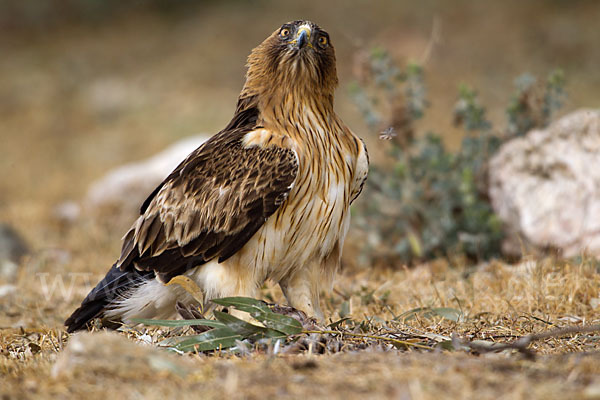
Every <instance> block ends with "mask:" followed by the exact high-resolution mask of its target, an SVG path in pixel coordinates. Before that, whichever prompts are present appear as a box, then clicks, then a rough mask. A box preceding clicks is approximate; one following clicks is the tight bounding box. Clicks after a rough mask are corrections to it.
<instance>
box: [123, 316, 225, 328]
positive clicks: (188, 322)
mask: <svg viewBox="0 0 600 400" xmlns="http://www.w3.org/2000/svg"><path fill="white" fill-rule="evenodd" d="M131 322H134V323H136V324H144V325H150V326H168V327H178V326H198V325H200V326H210V327H211V328H224V327H225V324H223V323H222V322H218V321H212V320H209V319H181V320H170V319H143V318H133V319H131Z"/></svg>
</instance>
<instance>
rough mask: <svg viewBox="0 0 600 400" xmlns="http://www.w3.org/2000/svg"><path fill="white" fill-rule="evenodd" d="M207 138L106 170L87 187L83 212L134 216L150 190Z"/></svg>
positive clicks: (184, 143)
mask: <svg viewBox="0 0 600 400" xmlns="http://www.w3.org/2000/svg"><path fill="white" fill-rule="evenodd" d="M207 139H208V136H206V135H197V136H192V137H189V138H186V139H183V140H180V141H179V142H177V143H175V144H173V145H171V146H170V147H168V148H167V149H165V150H163V151H161V152H160V153H158V154H156V155H154V156H152V157H150V158H148V159H146V160H142V161H138V162H133V163H130V164H126V165H123V166H121V167H118V168H115V169H113V170H112V171H109V172H108V173H107V174H106V175H104V176H103V177H102V178H100V179H99V180H97V181H96V182H94V183H92V185H91V186H90V188H89V190H88V192H87V194H86V196H85V200H84V207H85V209H86V210H88V211H90V210H91V211H92V212H98V211H100V212H103V211H109V212H110V213H111V214H120V215H136V213H137V212H138V210H139V207H140V206H141V205H142V203H143V201H144V200H145V199H146V197H147V196H148V195H149V194H150V193H151V192H152V191H153V190H154V188H156V186H157V185H158V184H160V182H162V180H163V179H165V178H166V177H167V176H168V175H169V173H171V171H173V170H174V169H175V167H177V165H179V163H180V162H181V161H183V159H184V158H185V157H187V155H188V154H190V153H191V152H192V151H194V150H195V149H196V148H197V147H198V146H200V145H201V144H202V143H204V142H205V141H206V140H207Z"/></svg>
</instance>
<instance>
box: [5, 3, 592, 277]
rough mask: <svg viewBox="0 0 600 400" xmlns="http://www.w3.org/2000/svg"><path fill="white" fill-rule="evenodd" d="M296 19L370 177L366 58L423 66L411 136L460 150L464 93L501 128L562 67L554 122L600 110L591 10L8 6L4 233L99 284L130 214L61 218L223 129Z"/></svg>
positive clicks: (569, 6) (374, 143)
mask: <svg viewBox="0 0 600 400" xmlns="http://www.w3.org/2000/svg"><path fill="white" fill-rule="evenodd" d="M295 19H310V20H312V21H314V22H316V23H317V24H319V25H320V26H321V27H323V28H324V29H326V30H327V31H328V32H329V33H330V35H331V38H332V43H333V44H334V46H335V48H336V53H337V60H338V71H339V76H340V86H339V88H338V91H337V97H336V109H337V112H338V113H339V114H340V115H341V116H342V118H343V119H344V121H346V122H347V124H348V125H349V126H351V127H352V129H353V130H354V131H355V132H356V133H357V134H359V135H360V136H362V137H363V138H365V140H366V141H367V143H368V145H369V146H370V148H371V149H372V154H373V155H374V159H373V162H374V163H375V164H377V163H378V160H379V157H380V156H381V151H379V148H380V147H381V146H382V144H381V142H380V141H379V138H378V137H379V135H380V131H381V127H378V126H375V127H374V126H369V125H368V124H367V123H366V122H365V120H364V118H363V116H362V115H361V113H360V112H358V108H357V105H356V104H355V98H354V97H355V96H354V95H353V94H352V90H351V86H352V84H353V82H357V81H358V82H360V79H361V77H360V75H361V68H362V67H361V65H362V64H361V63H362V62H363V61H364V60H363V59H364V57H365V56H364V55H365V54H370V52H371V51H372V49H385V51H386V52H387V54H389V57H390V58H391V59H393V60H394V62H395V63H396V64H397V65H399V66H401V67H403V66H405V65H407V64H409V63H415V64H418V65H420V66H421V68H422V74H423V77H424V81H425V86H426V91H427V94H426V97H427V102H428V104H429V106H428V107H427V109H426V115H425V117H424V118H421V119H419V120H418V121H415V124H416V125H417V127H418V129H417V130H416V134H417V135H421V134H423V133H425V132H428V131H434V132H436V133H437V134H439V135H440V136H441V137H442V139H443V141H444V142H445V143H446V144H447V145H448V146H449V148H451V149H452V148H457V147H458V146H459V145H460V142H461V139H462V137H463V136H464V130H463V129H461V128H460V127H457V126H456V125H455V124H454V123H453V121H454V117H455V115H454V111H455V106H456V102H457V98H458V88H459V85H460V84H461V83H466V84H468V85H469V86H471V87H473V88H476V90H477V93H478V98H479V100H480V101H481V103H483V104H485V107H486V110H487V118H488V119H489V120H490V121H491V122H492V123H499V124H500V125H502V124H503V122H502V121H504V120H505V119H506V105H507V104H508V103H509V101H510V98H511V95H512V94H513V93H514V84H513V83H514V80H515V78H516V77H517V76H519V75H522V74H523V73H530V74H532V75H534V76H540V77H546V76H547V75H548V74H549V73H550V71H552V70H554V69H555V68H560V69H562V71H563V73H564V76H565V77H566V84H565V86H564V89H565V91H566V93H567V94H568V95H567V97H566V98H565V99H564V102H563V103H564V104H563V107H562V108H561V110H560V111H559V114H562V113H565V112H568V111H571V110H574V109H577V108H580V107H584V106H585V107H596V108H598V107H600V97H599V96H598V93H600V68H598V66H599V65H600V46H599V45H598V39H599V36H598V21H600V4H599V3H598V2H597V1H595V0H587V1H586V0H578V1H572V0H571V1H567V0H546V1H541V0H538V1H520V0H517V1H515V0H507V1H502V2H499V1H467V0H458V1H452V2H449V1H420V2H414V1H408V0H406V1H403V0H396V1H372V0H369V1H367V0H355V1H348V0H332V1H327V2H323V1H320V0H303V1H267V0H260V1H241V0H229V1H208V0H204V1H202V0H196V1H192V0H179V1H169V0H149V1H127V0H125V1H119V0H55V1H50V0H45V1H44V0H21V1H10V0H1V1H0V54H1V56H0V155H1V156H0V171H2V179H0V222H3V223H7V224H9V225H10V226H12V227H13V228H14V229H16V230H17V231H18V232H19V233H20V234H21V235H22V236H23V237H24V239H25V241H26V242H27V243H29V246H30V247H31V248H33V249H34V251H38V252H39V251H46V250H48V252H50V253H51V254H52V255H51V256H48V257H50V258H51V259H52V260H56V259H60V260H62V261H61V262H62V263H63V264H61V265H67V267H65V268H68V269H70V270H74V271H77V270H79V271H89V270H94V271H98V272H99V273H101V272H102V271H105V270H106V268H108V266H109V265H110V264H112V261H113V259H114V258H115V256H116V254H117V252H118V249H119V247H120V242H119V238H120V236H121V234H122V233H124V232H125V229H126V228H127V227H128V226H129V225H130V223H131V222H132V221H133V218H134V216H131V217H130V218H123V219H122V220H120V221H118V224H117V227H111V228H110V229H105V228H97V226H96V225H87V224H84V223H79V225H75V228H72V227H69V226H66V225H65V222H64V219H65V218H66V219H69V218H67V217H68V215H67V217H65V215H62V214H61V215H62V216H61V215H59V216H58V217H57V211H56V207H57V206H59V205H61V204H65V202H74V203H78V202H79V201H80V200H81V199H82V198H83V197H84V195H85V193H86V191H87V190H88V188H89V186H90V184H91V183H92V182H93V181H95V180H96V179H98V178H100V177H101V176H103V175H104V174H105V173H106V172H107V171H109V170H110V169H112V168H114V167H117V166H119V165H122V164H124V163H127V162H131V161H135V160H140V159H144V158H146V157H149V156H151V155H153V154H155V153H157V152H159V151H160V150H162V149H164V148H165V147H167V146H168V145H170V144H172V143H173V142H175V141H177V140H179V139H182V138H185V137H188V136H190V135H195V134H208V135H212V134H214V133H216V132H217V131H218V130H220V129H221V128H223V127H224V126H225V125H226V123H227V122H228V120H229V118H230V117H231V116H232V114H233V111H234V106H235V102H236V98H237V95H238V93H239V91H240V89H241V87H242V85H243V81H244V72H245V67H244V64H245V60H246V57H247V55H248V54H249V52H250V50H251V49H252V48H253V47H255V46H256V45H258V44H259V43H260V42H261V41H262V40H263V39H265V38H266V37H267V36H268V35H269V34H270V33H271V32H273V31H274V30H275V29H277V28H278V27H279V26H280V25H281V24H282V23H284V22H287V21H289V20H295ZM361 60H363V61H361ZM67 211H68V209H67ZM65 212H66V211H65V210H64V209H63V214H65ZM75 213H77V212H75ZM59 214H60V213H59ZM66 214H68V212H66ZM103 229H104V230H103ZM351 245H352V244H351ZM56 249H58V250H60V251H59V252H58V253H56V252H51V250H52V251H54V250H56ZM58 250H57V251H58ZM63 250H64V252H63ZM57 254H58V255H57ZM52 257H53V258H52ZM39 262H40V263H41V264H42V265H46V264H48V263H46V261H39ZM45 263H46V264H45ZM52 263H55V261H52V262H49V264H48V265H50V264H52ZM52 265H54V264H52ZM39 268H41V270H43V268H45V267H44V266H42V267H39ZM48 268H50V270H52V268H60V267H48Z"/></svg>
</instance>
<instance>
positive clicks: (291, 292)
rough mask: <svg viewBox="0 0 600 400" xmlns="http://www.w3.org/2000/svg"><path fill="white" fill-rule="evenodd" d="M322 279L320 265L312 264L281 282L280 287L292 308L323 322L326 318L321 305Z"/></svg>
mask: <svg viewBox="0 0 600 400" xmlns="http://www.w3.org/2000/svg"><path fill="white" fill-rule="evenodd" d="M320 279H321V274H320V269H319V267H318V265H317V264H316V263H310V264H308V265H307V266H306V267H305V268H302V269H299V270H296V271H295V273H294V274H293V275H291V276H289V277H285V278H284V279H283V280H281V281H280V282H279V286H280V287H281V290H282V291H283V294H284V295H285V298H286V299H287V301H288V304H289V305H290V306H292V307H294V308H296V309H298V310H302V311H304V312H305V313H306V315H308V316H309V317H315V318H316V319H317V320H318V321H319V322H323V321H324V320H325V318H324V316H323V312H322V311H321V306H320V304H319V282H320Z"/></svg>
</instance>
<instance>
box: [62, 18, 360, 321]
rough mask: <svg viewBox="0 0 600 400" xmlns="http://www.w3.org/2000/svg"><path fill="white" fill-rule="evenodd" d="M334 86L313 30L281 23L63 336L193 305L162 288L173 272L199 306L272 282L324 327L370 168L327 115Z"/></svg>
mask: <svg viewBox="0 0 600 400" xmlns="http://www.w3.org/2000/svg"><path fill="white" fill-rule="evenodd" d="M336 86H337V73H336V67H335V53H334V49H333V46H332V45H331V43H330V41H329V36H328V34H327V33H326V32H324V31H323V30H322V29H321V28H319V27H318V26H317V25H315V24H313V23H311V22H308V21H295V22H291V23H288V24H285V25H283V26H282V27H281V28H279V29H278V30H277V31H275V32H274V33H273V34H272V35H271V36H269V37H268V38H267V39H266V40H265V41H264V42H263V43H261V44H260V45H259V46H258V47H257V48H255V49H254V50H253V51H252V53H251V54H250V56H249V58H248V72H247V75H246V83H245V85H244V88H243V89H242V92H241V94H240V97H239V99H238V104H237V108H236V112H235V114H234V117H233V118H232V120H231V122H230V123H229V124H228V126H227V127H226V128H225V129H224V130H222V131H221V132H219V133H218V134H216V135H215V136H213V137H212V138H211V139H209V140H208V141H207V142H206V143H204V144H203V145H202V146H200V147H199V148H198V149H196V150H195V151H194V152H192V153H191V154H190V155H189V156H188V157H187V158H186V159H185V160H184V161H183V162H182V163H181V164H180V165H179V166H178V167H177V168H176V169H175V170H174V171H173V172H172V173H171V174H170V175H169V176H168V177H167V178H166V179H165V180H164V181H163V182H162V183H161V184H160V185H159V186H158V187H157V188H156V190H155V191H154V192H153V193H152V194H151V195H150V196H149V197H148V199H147V200H146V201H145V202H144V204H143V205H142V208H141V215H140V217H139V218H138V220H137V221H136V222H135V223H134V225H133V226H132V228H131V229H130V230H129V232H128V233H127V234H126V235H125V237H124V241H123V248H122V251H121V256H120V257H119V260H118V261H117V262H116V263H115V265H114V266H113V267H112V269H111V270H110V271H109V273H108V274H107V276H106V277H105V279H104V280H103V281H101V282H100V283H99V284H98V286H97V287H96V288H95V289H94V290H93V291H92V292H91V293H90V294H89V295H88V297H87V298H86V299H85V300H84V301H83V303H82V306H81V307H80V308H79V309H78V310H76V311H75V312H74V313H73V315H72V316H71V317H70V318H69V319H68V320H67V321H66V325H67V327H68V330H69V331H74V330H77V329H81V328H83V327H85V325H86V324H87V322H89V320H90V319H92V318H95V317H103V318H104V319H109V320H124V321H127V320H129V319H131V318H135V317H167V316H169V315H171V314H173V313H174V312H175V302H176V301H177V300H179V301H181V302H182V303H184V304H185V303H186V302H187V303H189V302H190V301H191V300H192V299H191V298H190V296H189V295H188V294H187V293H186V292H184V291H182V290H181V289H176V288H174V286H175V285H173V286H168V287H167V286H164V285H163V284H162V283H165V282H168V281H169V280H170V279H171V278H172V277H174V276H177V275H181V274H184V275H186V276H188V277H190V278H191V279H193V280H195V281H196V283H197V284H198V286H199V287H200V288H201V289H202V290H203V292H204V296H205V300H209V299H211V298H216V297H223V296H232V295H240V296H255V295H256V291H257V290H258V288H259V287H260V286H261V285H262V284H263V282H264V281H265V280H266V279H272V280H275V281H276V282H278V283H279V284H280V286H281V287H282V289H283V292H284V294H285V296H286V298H287V299H288V302H289V303H290V305H291V306H293V307H296V308H298V309H300V310H303V311H305V312H306V313H307V314H309V315H313V316H316V317H318V318H321V319H322V318H323V315H322V313H321V311H320V307H319V292H320V291H321V290H322V289H326V288H327V287H328V286H331V283H332V279H333V275H334V274H335V272H336V270H337V269H338V267H339V263H340V257H341V249H342V246H343V242H344V238H345V235H346V232H347V229H348V225H349V220H350V213H349V206H350V203H351V202H352V201H353V200H354V199H355V198H356V197H357V196H358V195H359V193H360V191H361V190H362V186H363V183H364V181H365V179H366V175H367V170H368V157H367V152H366V148H365V146H364V144H363V142H362V141H361V140H360V139H359V138H358V137H356V136H355V135H354V134H353V133H352V132H351V131H350V130H349V129H348V128H347V127H346V126H345V125H344V123H343V122H342V121H341V120H340V119H339V117H338V116H337V115H336V114H335V112H334V111H333V94H334V90H335V87H336ZM154 278H156V279H154Z"/></svg>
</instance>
